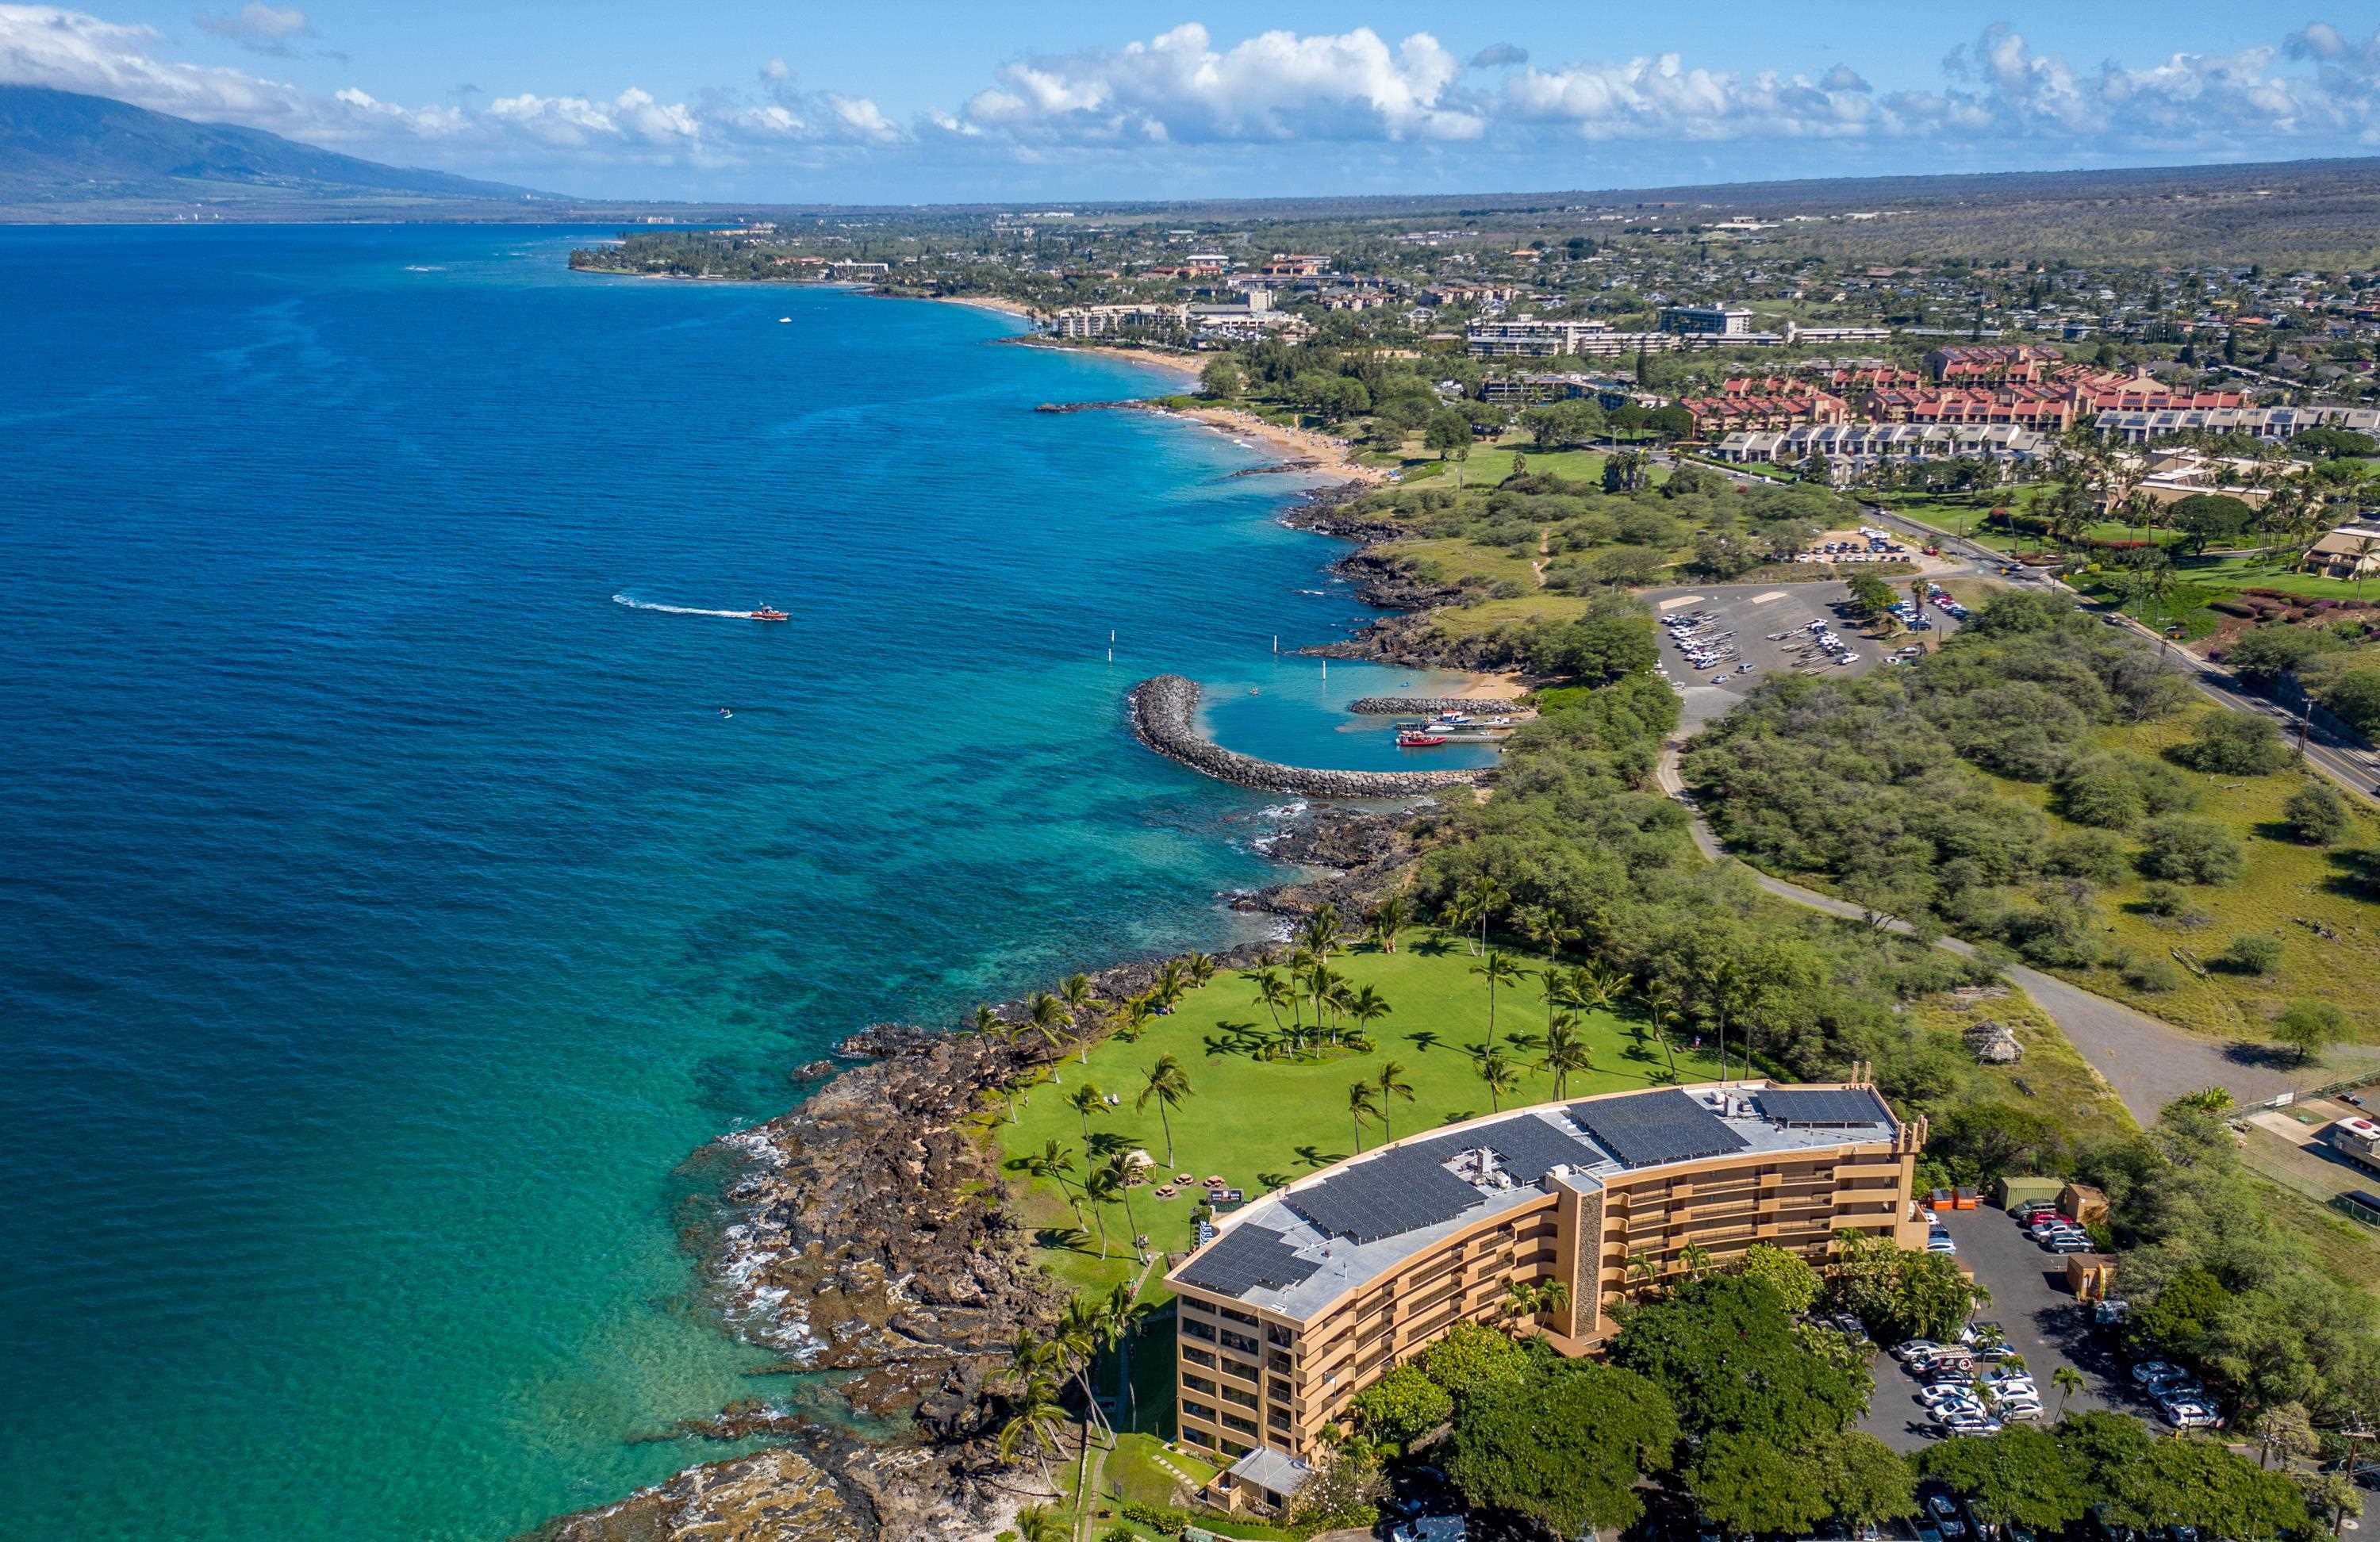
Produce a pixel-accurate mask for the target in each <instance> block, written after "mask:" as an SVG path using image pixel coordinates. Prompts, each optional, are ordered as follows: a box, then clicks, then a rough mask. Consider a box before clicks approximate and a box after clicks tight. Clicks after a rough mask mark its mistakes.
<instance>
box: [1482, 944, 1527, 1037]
mask: <svg viewBox="0 0 2380 1542" xmlns="http://www.w3.org/2000/svg"><path fill="white" fill-rule="evenodd" d="M1471 972H1472V973H1473V974H1475V975H1478V976H1481V977H1484V978H1485V979H1486V980H1487V981H1488V1038H1490V1039H1493V1038H1495V1037H1496V987H1497V986H1498V985H1499V984H1507V985H1509V984H1512V983H1515V982H1517V981H1518V980H1519V979H1520V978H1521V966H1520V965H1517V964H1515V963H1513V962H1512V960H1511V959H1510V958H1508V957H1506V956H1505V955H1504V954H1502V953H1495V952H1490V953H1488V956H1487V957H1485V958H1483V959H1481V960H1480V961H1479V962H1478V963H1476V964H1475V965H1472V966H1471Z"/></svg>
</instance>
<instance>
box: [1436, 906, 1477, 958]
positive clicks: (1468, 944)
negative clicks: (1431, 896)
mask: <svg viewBox="0 0 2380 1542" xmlns="http://www.w3.org/2000/svg"><path fill="white" fill-rule="evenodd" d="M1483 914H1484V912H1483V911H1482V910H1481V909H1480V907H1479V902H1478V901H1477V900H1476V899H1475V898H1473V897H1472V894H1471V892H1470V891H1469V890H1468V889H1457V890H1456V891H1455V892H1453V893H1451V894H1449V895H1448V896H1447V897H1446V903H1445V904H1443V905H1439V907H1438V924H1439V926H1441V927H1444V928H1445V929H1447V930H1449V931H1459V932H1461V933H1462V934H1463V947H1464V948H1465V949H1467V950H1469V952H1470V953H1471V954H1472V955H1473V956H1474V957H1476V956H1478V953H1479V946H1478V944H1477V943H1475V942H1474V941H1472V940H1471V929H1472V927H1473V925H1475V924H1484V923H1482V922H1481V921H1480V917H1481V916H1482V915H1483Z"/></svg>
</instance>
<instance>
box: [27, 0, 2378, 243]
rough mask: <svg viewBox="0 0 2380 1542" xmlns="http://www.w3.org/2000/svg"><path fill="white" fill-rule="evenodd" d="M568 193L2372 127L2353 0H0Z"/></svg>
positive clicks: (1601, 169) (309, 137)
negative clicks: (1524, 0)
mask: <svg viewBox="0 0 2380 1542" xmlns="http://www.w3.org/2000/svg"><path fill="white" fill-rule="evenodd" d="M10 82H14V83H25V84H35V85H46V86H55V87H59V88H62V89H66V90H70V91H89V92H92V93H95V94H99V95H104V96H113V97H117V98H120V99H122V100H125V101H128V102H132V103H138V104H139V105H141V106H144V107H151V108H154V109H156V110H158V111H160V112H167V113H174V114H177V115H182V116H186V117H193V118H200V119H205V120H208V121H215V122H227V123H238V124H245V125H248V126H250V127H259V128H266V129H270V130H272V131H273V132H275V133H279V134H284V135H286V136H288V137H290V138H292V139H296V140H303V141H305V142H307V143H310V144H316V145H321V146H323V147H325V148H328V149H334V150H339V151H343V152H347V153H350V154H356V155H362V156H367V157H369V158H371V159H373V160H379V161H387V162H391V163H395V164H402V165H419V166H434V167H437V168H439V169H442V170H446V171H454V172H460V173H463V174H465V175H468V176H483V177H489V178H492V179H495V180H499V181H505V182H512V183H517V184H521V185H525V186H529V187H534V188H543V189H548V190H552V191H556V192H564V193H571V194H577V195H581V196H586V197H600V198H637V199H663V200H737V201H747V200H748V201H756V202H819V201H832V202H844V203H910V202H949V201H965V202H977V201H1001V202H1010V201H1062V200H1142V199H1159V198H1248V197H1275V196H1293V195H1313V194H1330V193H1341V194H1350V195H1363V194H1381V193H1400V192H1408V193H1420V192H1466V191H1475V192H1489V191H1524V190H1538V189H1543V190H1556V189H1573V188H1626V187H1649V186H1658V185H1662V184H1675V183H1709V182H1736V181H1748V180H1757V179H1766V178H1771V177H1800V176H1875V175H1885V174H1891V173H1907V172H1931V171H1945V172H1952V171H1958V172H1963V171H2011V170H2035V169H2061V168H2070V167H2083V166H2109V165H2159V164H2196V163H2203V162H2238V161H2265V160H2292V159H2299V158H2303V157H2309V156H2336V155H2374V154H2380V0H2366V3H2364V4H2361V5H2348V6H2340V5H2330V6H2325V8H2323V9H2321V10H2319V11H2310V12H2306V13H2303V14H2288V15H2284V14H2282V13H2279V12H2277V11H2266V10H2265V9H2263V8H2262V7H2261V6H2253V5H2248V6H2243V5H2239V4H2236V3H2234V4H2226V5H2217V4H2210V3H2204V0H2168V3H2165V4H2156V5H2144V4H2132V3H2129V0H2119V3H2113V4H2095V5H2076V4H2071V3H2069V4H2066V5H2061V6H2037V5H1997V6H1973V7H1971V6H1957V5H1940V4H1935V5H1920V4H1912V3H1910V0H1897V3H1873V4H1828V3H1825V0H1804V3H1803V4H1799V5H1780V4H1776V3H1773V0H1771V3H1767V4H1759V5H1744V4H1735V3H1732V0H1704V3H1702V4H1699V5H1695V6H1687V7H1684V8H1680V7H1677V6H1658V5H1611V4H1604V5H1595V6H1528V7H1522V6H1450V5H1447V4H1444V3H1443V0H1440V3H1439V4H1435V5H1413V4H1402V3H1389V0H1373V3H1355V4H1312V5H1299V4H1284V3H1276V4H1272V5H1269V6H1256V5H1248V4H1238V3H1223V4H1194V3H1184V4H1179V5H1173V4H1167V5H1150V4H1146V3H1141V4H1134V3H1131V0H1123V3H1118V0H1107V3H1106V4H1097V5H1095V4H1087V3H1084V0H1038V3H1032V4H1012V3H1008V0H972V3H970V0H946V3H941V4H918V3H916V0H868V3H866V4H856V5H855V4H850V3H848V0H845V3H843V4H837V5H832V6H829V5H821V4H816V3H813V0H717V3H711V4H700V3H690V0H678V3H677V4H674V5H664V6H655V5H652V4H650V0H644V3H639V4H633V5H631V4H624V3H615V0H574V3H572V4H570V5H568V6H564V5H562V4H559V3H556V0H541V3H540V0H407V3H405V4H402V5H395V4H387V3H380V4H362V3H355V0H315V3H307V0H291V3H289V4H286V5H283V4H276V3H272V0H200V3H199V4H196V5H190V4H179V5H176V4H164V3H127V4H120V5H105V6H100V7H99V8H95V9H90V10H85V9H81V8H78V7H72V6H24V5H11V4H0V83H10Z"/></svg>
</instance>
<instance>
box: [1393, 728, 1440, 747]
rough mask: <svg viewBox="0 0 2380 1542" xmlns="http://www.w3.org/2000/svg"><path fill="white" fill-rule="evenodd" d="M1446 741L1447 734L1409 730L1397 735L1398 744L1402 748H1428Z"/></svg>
mask: <svg viewBox="0 0 2380 1542" xmlns="http://www.w3.org/2000/svg"><path fill="white" fill-rule="evenodd" d="M1445 742H1446V735H1443V734H1416V733H1412V732H1410V731H1409V732H1406V733H1403V734H1400V735H1397V746H1398V747H1399V748H1402V749H1427V748H1428V747H1430V746H1432V745H1442V744H1444V743H1445Z"/></svg>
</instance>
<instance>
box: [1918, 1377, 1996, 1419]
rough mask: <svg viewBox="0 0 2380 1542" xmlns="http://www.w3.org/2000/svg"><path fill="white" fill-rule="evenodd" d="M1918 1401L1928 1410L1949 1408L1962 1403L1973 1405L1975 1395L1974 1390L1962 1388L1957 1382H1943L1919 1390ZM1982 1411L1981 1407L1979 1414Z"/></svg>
mask: <svg viewBox="0 0 2380 1542" xmlns="http://www.w3.org/2000/svg"><path fill="white" fill-rule="evenodd" d="M1917 1401H1918V1402H1922V1403H1924V1404H1925V1406H1926V1407H1928V1408H1949V1407H1953V1406H1956V1405H1958V1404H1960V1403H1973V1402H1974V1401H1975V1394H1974V1392H1973V1390H1972V1389H1969V1388H1967V1387H1963V1386H1961V1385H1960V1384H1959V1383H1957V1382H1954V1381H1942V1382H1937V1383H1936V1384H1935V1385H1933V1386H1931V1387H1920V1388H1918V1389H1917ZM1980 1411H1981V1410H1980V1405H1979V1406H1978V1412H1980Z"/></svg>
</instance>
